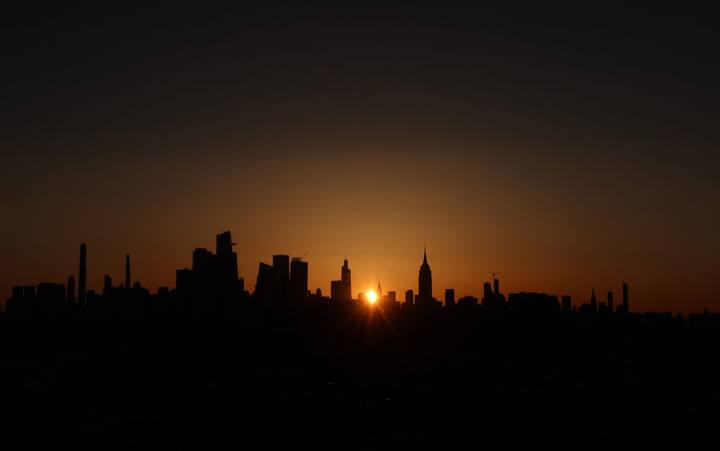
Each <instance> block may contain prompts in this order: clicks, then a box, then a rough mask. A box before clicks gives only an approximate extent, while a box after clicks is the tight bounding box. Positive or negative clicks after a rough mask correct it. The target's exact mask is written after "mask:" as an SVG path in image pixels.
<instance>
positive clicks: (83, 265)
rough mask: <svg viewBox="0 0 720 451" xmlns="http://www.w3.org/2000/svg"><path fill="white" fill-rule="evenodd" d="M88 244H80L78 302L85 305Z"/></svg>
mask: <svg viewBox="0 0 720 451" xmlns="http://www.w3.org/2000/svg"><path fill="white" fill-rule="evenodd" d="M86 257H87V246H86V245H85V243H82V244H80V271H79V274H78V303H79V304H80V305H82V306H84V305H85V288H86V286H85V278H86V277H87V261H86Z"/></svg>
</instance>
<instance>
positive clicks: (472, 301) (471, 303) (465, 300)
mask: <svg viewBox="0 0 720 451" xmlns="http://www.w3.org/2000/svg"><path fill="white" fill-rule="evenodd" d="M457 306H458V308H463V309H470V308H475V307H477V306H478V298H476V297H475V296H463V297H461V298H460V299H458V302H457Z"/></svg>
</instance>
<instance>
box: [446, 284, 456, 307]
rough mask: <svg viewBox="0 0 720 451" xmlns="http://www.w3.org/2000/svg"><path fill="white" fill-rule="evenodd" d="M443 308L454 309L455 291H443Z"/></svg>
mask: <svg viewBox="0 0 720 451" xmlns="http://www.w3.org/2000/svg"><path fill="white" fill-rule="evenodd" d="M445 307H455V290H453V289H452V288H448V289H446V290H445Z"/></svg>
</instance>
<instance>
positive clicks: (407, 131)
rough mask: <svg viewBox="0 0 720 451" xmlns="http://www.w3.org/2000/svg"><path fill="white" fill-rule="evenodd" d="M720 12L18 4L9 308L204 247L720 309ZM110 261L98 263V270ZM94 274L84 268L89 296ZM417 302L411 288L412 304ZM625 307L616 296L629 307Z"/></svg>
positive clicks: (321, 267) (326, 268)
mask: <svg viewBox="0 0 720 451" xmlns="http://www.w3.org/2000/svg"><path fill="white" fill-rule="evenodd" d="M717 19H718V17H717V14H716V13H715V12H714V11H713V10H711V9H703V8H701V7H699V6H697V5H685V4H681V5H672V6H671V7H663V6H659V5H654V6H653V7H651V8H633V7H630V6H624V7H622V8H613V7H610V6H593V7H592V8H591V7H589V6H587V5H580V4H578V5H575V6H573V7H562V8H560V7H555V8H553V7H550V6H548V5H545V4H538V5H535V6H533V7H528V8H490V7H483V6H476V7H470V6H464V7H457V8H455V7H442V6H438V5H437V4H435V3H434V4H425V5H424V4H422V2H412V3H411V4H404V5H382V6H374V5H365V4H362V5H356V6H353V7H350V6H347V5H341V4H336V5H317V6H309V5H299V4H298V5H296V6H291V5H288V6H283V5H276V4H266V3H262V4H255V5H252V4H247V3H246V2H242V3H241V4H240V3H239V4H237V5H234V6H227V5H224V6H222V7H220V6H217V5H216V6H210V5H200V6H198V5H193V6H191V7H190V6H183V5H172V7H169V6H148V5H143V6H142V7H141V6H130V5H124V6H122V7H120V6H118V7H112V8H111V7H108V6H107V5H104V4H97V5H85V6H78V5H65V4H59V3H57V2H55V3H52V4H51V3H48V2H33V3H32V4H27V5H26V4H22V5H16V6H14V7H8V9H7V10H5V11H4V13H3V15H2V19H0V20H1V22H0V29H1V33H2V34H1V35H0V37H1V38H2V39H0V46H2V47H1V48H2V50H3V52H2V54H3V68H4V70H3V71H2V73H0V81H2V83H0V90H1V93H2V99H3V113H2V121H0V123H1V124H2V125H0V127H2V133H0V147H1V148H2V149H3V151H2V152H1V153H0V167H2V168H4V171H3V173H2V176H0V192H1V193H2V194H3V199H5V201H4V203H3V205H2V207H0V208H2V210H1V215H0V216H2V218H3V219H5V220H4V221H2V223H0V250H1V252H0V297H1V298H3V299H4V298H7V297H9V296H10V294H11V289H12V286H14V285H25V284H31V283H33V282H34V281H38V280H40V281H42V280H55V281H62V282H63V283H65V279H66V278H67V275H68V268H69V267H71V266H72V267H76V266H77V265H78V262H77V245H78V243H81V242H86V243H88V246H89V247H88V251H89V252H90V255H91V257H89V259H88V264H89V265H91V266H92V267H93V268H97V269H96V270H93V271H90V272H89V273H88V278H87V280H86V281H85V282H86V284H87V286H88V287H89V288H92V289H95V290H101V289H102V286H103V284H104V281H103V279H104V275H105V274H106V273H107V274H109V275H111V276H112V278H113V280H115V281H122V280H123V260H122V256H123V255H125V254H130V255H131V256H132V264H133V268H132V269H133V272H132V276H133V278H135V279H137V280H142V281H143V283H144V284H145V286H147V287H149V288H150V289H151V290H153V291H155V290H156V289H157V288H158V287H160V286H171V285H172V284H174V281H175V273H174V271H173V268H182V267H184V266H188V265H189V262H188V260H187V253H186V249H194V248H198V247H206V248H211V247H212V246H211V244H212V243H209V242H207V241H206V240H204V239H203V238H201V237H207V236H212V235H214V234H215V233H217V231H218V230H221V229H231V230H233V231H234V232H235V235H236V237H237V242H238V246H237V248H238V249H241V250H242V251H241V252H240V253H239V254H238V262H237V263H238V271H239V273H240V274H242V275H243V276H244V277H245V280H246V281H250V280H253V279H254V277H255V276H254V274H255V273H256V271H257V265H258V261H259V260H261V259H263V258H266V257H265V256H271V255H275V254H289V255H293V256H302V255H304V254H305V253H306V252H309V254H308V258H307V259H306V260H307V261H308V262H310V265H311V270H310V271H309V274H308V286H309V287H312V288H321V289H322V290H323V292H324V293H326V292H329V289H330V288H329V283H328V281H331V280H338V274H337V272H338V271H337V270H338V268H337V267H338V261H340V262H342V257H343V255H344V253H345V251H347V252H348V257H349V259H350V261H351V265H352V268H353V276H354V278H355V281H354V283H353V287H352V290H353V296H355V295H356V293H357V292H358V291H360V290H365V289H367V287H375V286H376V285H377V282H378V280H381V281H382V283H383V287H385V290H388V289H389V288H391V287H392V289H397V290H400V291H399V292H400V293H403V292H404V290H406V289H407V288H408V287H415V285H416V282H417V277H418V274H417V270H418V268H417V265H416V260H417V258H416V256H417V254H418V252H419V250H418V249H420V248H421V245H422V243H425V242H426V243H427V244H428V249H429V252H430V254H431V256H432V265H433V274H432V277H433V287H434V290H433V291H434V296H435V297H438V298H442V296H443V293H444V290H445V289H446V288H449V287H452V288H454V289H455V290H456V295H457V301H458V302H459V300H460V298H461V297H463V296H465V293H468V294H471V295H472V296H475V297H478V299H479V300H480V299H481V298H482V296H483V283H484V281H486V280H488V278H489V277H490V274H492V272H496V271H499V272H501V273H503V276H502V281H503V286H504V287H505V288H506V291H507V292H519V291H521V290H531V291H535V292H549V293H553V292H557V293H562V294H569V295H571V296H573V299H580V298H583V299H584V298H587V297H588V289H589V288H593V287H594V288H595V289H596V293H597V295H598V297H599V298H603V300H602V301H603V302H606V300H605V299H604V298H605V293H606V292H607V291H608V290H613V291H615V292H617V293H619V291H618V290H619V289H620V288H619V287H618V286H617V284H618V283H619V281H622V280H628V281H630V282H631V286H632V293H633V306H634V308H636V309H638V310H646V309H649V310H657V311H665V310H671V311H683V312H690V311H701V310H702V309H703V308H705V307H707V308H710V309H715V310H718V309H720V299H719V298H718V296H717V293H718V292H720V274H718V269H717V267H718V265H717V264H716V260H717V255H718V254H720V239H719V238H718V233H717V231H718V230H719V229H720V213H718V209H717V208H715V207H714V205H715V203H716V201H717V198H718V195H719V194H720V185H719V184H718V177H717V175H716V168H717V167H718V166H720V161H719V158H720V156H719V155H720V153H718V152H717V148H718V146H720V131H719V129H718V127H717V126H716V123H717V120H718V117H719V115H718V105H720V102H719V101H718V100H719V96H718V87H717V80H718V79H720V68H719V64H718V61H717V58H716V57H715V56H716V55H717V54H718V53H720V48H718V44H717V42H718V41H720V40H718V39H715V38H716V35H717V31H716V29H717V26H716V23H717ZM100 268H102V269H100ZM81 282H82V281H81V280H79V279H76V280H75V283H76V286H77V289H78V291H81ZM415 294H417V292H416V293H415ZM616 301H617V299H616Z"/></svg>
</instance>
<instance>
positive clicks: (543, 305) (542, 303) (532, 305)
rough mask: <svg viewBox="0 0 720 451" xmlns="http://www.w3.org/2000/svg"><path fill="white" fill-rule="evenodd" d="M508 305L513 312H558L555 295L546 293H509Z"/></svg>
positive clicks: (558, 306)
mask: <svg viewBox="0 0 720 451" xmlns="http://www.w3.org/2000/svg"><path fill="white" fill-rule="evenodd" d="M508 306H509V307H510V309H511V310H512V311H513V312H515V313H521V314H536V315H543V314H552V313H559V312H560V303H559V302H558V298H557V296H555V295H553V294H546V293H525V292H520V293H510V294H509V295H508Z"/></svg>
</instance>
